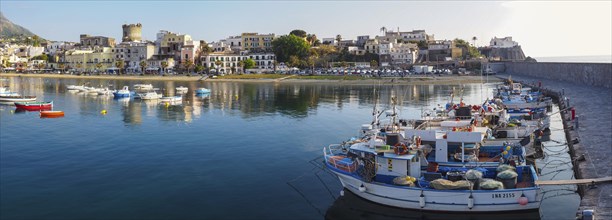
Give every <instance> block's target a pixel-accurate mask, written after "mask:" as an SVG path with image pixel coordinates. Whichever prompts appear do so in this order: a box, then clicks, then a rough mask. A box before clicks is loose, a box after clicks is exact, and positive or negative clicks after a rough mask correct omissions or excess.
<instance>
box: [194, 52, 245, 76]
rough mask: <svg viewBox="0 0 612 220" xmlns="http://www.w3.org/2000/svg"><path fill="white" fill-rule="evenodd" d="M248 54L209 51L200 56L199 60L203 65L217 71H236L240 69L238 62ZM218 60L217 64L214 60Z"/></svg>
mask: <svg viewBox="0 0 612 220" xmlns="http://www.w3.org/2000/svg"><path fill="white" fill-rule="evenodd" d="M247 58H248V56H246V55H241V54H231V53H210V54H207V55H204V56H202V57H200V62H201V63H202V64H203V65H204V67H207V68H210V70H211V71H213V72H214V71H218V72H219V73H225V74H227V73H236V72H238V71H241V70H240V68H241V67H240V65H238V62H240V61H242V60H246V59H247ZM217 61H219V63H218V64H219V65H218V66H217V64H216V62H217Z"/></svg>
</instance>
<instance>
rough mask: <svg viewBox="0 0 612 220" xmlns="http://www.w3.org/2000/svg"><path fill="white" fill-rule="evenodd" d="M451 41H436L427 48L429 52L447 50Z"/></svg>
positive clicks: (450, 45) (451, 43)
mask: <svg viewBox="0 0 612 220" xmlns="http://www.w3.org/2000/svg"><path fill="white" fill-rule="evenodd" d="M452 45H453V41H451V40H442V41H436V42H435V43H430V44H429V46H428V49H429V50H448V49H450V48H451V47H452Z"/></svg>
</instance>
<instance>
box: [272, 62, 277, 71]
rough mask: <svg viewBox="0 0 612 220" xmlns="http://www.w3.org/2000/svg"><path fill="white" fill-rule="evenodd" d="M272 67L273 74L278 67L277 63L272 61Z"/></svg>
mask: <svg viewBox="0 0 612 220" xmlns="http://www.w3.org/2000/svg"><path fill="white" fill-rule="evenodd" d="M272 65H273V66H274V73H276V68H277V66H278V61H276V60H274V61H272Z"/></svg>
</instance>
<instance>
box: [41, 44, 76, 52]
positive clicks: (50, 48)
mask: <svg viewBox="0 0 612 220" xmlns="http://www.w3.org/2000/svg"><path fill="white" fill-rule="evenodd" d="M74 45H75V43H72V42H65V41H53V42H51V43H49V44H47V46H46V47H45V51H46V52H47V54H50V55H56V54H57V53H62V52H64V51H68V50H70V49H72V48H74Z"/></svg>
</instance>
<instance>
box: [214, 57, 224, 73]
mask: <svg viewBox="0 0 612 220" xmlns="http://www.w3.org/2000/svg"><path fill="white" fill-rule="evenodd" d="M221 65H223V62H221V60H219V58H217V60H215V69H216V70H217V74H219V67H221Z"/></svg>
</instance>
